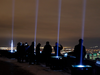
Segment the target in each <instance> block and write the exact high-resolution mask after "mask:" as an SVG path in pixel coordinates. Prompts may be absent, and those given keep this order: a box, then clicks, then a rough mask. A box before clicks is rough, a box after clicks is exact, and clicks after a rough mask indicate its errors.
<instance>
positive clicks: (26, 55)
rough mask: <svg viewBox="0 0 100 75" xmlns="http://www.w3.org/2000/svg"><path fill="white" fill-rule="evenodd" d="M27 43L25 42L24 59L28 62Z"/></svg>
mask: <svg viewBox="0 0 100 75" xmlns="http://www.w3.org/2000/svg"><path fill="white" fill-rule="evenodd" d="M29 47H30V46H29V45H28V43H27V42H25V61H26V62H28V49H29Z"/></svg>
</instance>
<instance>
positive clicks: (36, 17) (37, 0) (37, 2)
mask: <svg viewBox="0 0 100 75" xmlns="http://www.w3.org/2000/svg"><path fill="white" fill-rule="evenodd" d="M38 6H39V0H36V13H35V14H36V15H35V33H34V49H35V48H36V33H37V19H38Z"/></svg>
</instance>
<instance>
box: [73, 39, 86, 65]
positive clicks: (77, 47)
mask: <svg viewBox="0 0 100 75" xmlns="http://www.w3.org/2000/svg"><path fill="white" fill-rule="evenodd" d="M81 51H82V52H81ZM81 54H82V55H81ZM73 55H74V56H75V57H76V63H77V64H79V63H80V59H82V60H83V59H84V58H85V55H86V50H85V46H83V39H79V44H78V45H75V47H74V52H73ZM81 56H82V58H81Z"/></svg>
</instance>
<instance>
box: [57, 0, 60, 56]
mask: <svg viewBox="0 0 100 75" xmlns="http://www.w3.org/2000/svg"><path fill="white" fill-rule="evenodd" d="M60 14H61V0H59V7H58V34H57V43H58V44H57V54H56V56H58V50H59V32H60Z"/></svg>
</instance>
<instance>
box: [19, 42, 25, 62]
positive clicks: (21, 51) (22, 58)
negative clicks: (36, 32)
mask: <svg viewBox="0 0 100 75" xmlns="http://www.w3.org/2000/svg"><path fill="white" fill-rule="evenodd" d="M20 58H21V62H23V60H24V58H25V44H24V43H23V44H22V46H21V50H20Z"/></svg>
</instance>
